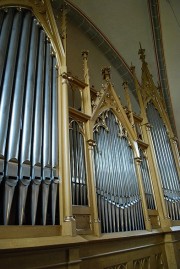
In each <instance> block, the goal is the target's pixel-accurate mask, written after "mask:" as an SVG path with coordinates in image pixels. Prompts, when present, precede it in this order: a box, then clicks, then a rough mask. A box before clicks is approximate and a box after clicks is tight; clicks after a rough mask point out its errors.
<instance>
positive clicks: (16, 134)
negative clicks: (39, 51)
mask: <svg viewBox="0 0 180 269" xmlns="http://www.w3.org/2000/svg"><path fill="white" fill-rule="evenodd" d="M30 27H31V14H30V13H27V14H26V16H25V18H24V21H23V26H22V34H21V41H20V48H19V57H18V62H17V72H16V80H15V85H14V98H13V100H12V113H11V124H10V131H9V138H8V151H7V160H8V161H9V160H11V159H16V160H17V159H18V151H19V139H20V129H21V128H20V127H21V114H22V107H23V96H24V88H25V80H26V68H27V56H28V44H29V38H30Z"/></svg>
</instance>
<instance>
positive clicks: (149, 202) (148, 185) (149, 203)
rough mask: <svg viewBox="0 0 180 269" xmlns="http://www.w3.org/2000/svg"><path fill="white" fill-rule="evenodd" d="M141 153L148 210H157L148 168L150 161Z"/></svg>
mask: <svg viewBox="0 0 180 269" xmlns="http://www.w3.org/2000/svg"><path fill="white" fill-rule="evenodd" d="M139 151H140V156H141V161H142V162H141V173H142V180H143V184H144V191H145V196H146V203H147V208H148V209H156V206H155V201H154V196H153V190H152V185H151V178H150V173H149V167H148V160H147V158H146V156H145V154H144V152H143V150H141V149H140V150H139Z"/></svg>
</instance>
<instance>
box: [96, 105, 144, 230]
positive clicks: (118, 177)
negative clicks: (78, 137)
mask: <svg viewBox="0 0 180 269" xmlns="http://www.w3.org/2000/svg"><path fill="white" fill-rule="evenodd" d="M94 140H95V141H96V144H97V145H96V149H95V155H94V162H95V179H96V191H97V201H98V212H99V218H100V220H101V228H102V232H104V233H111V232H120V231H131V230H142V229H145V225H144V218H143V213H142V203H141V198H140V194H139V190H138V183H137V176H136V171H135V164H134V155H133V150H132V147H131V144H130V141H129V139H128V135H127V131H126V129H125V128H124V127H123V126H122V124H121V123H120V122H119V120H118V119H117V118H116V117H115V116H114V114H113V112H112V111H111V110H107V111H105V112H103V113H102V114H101V115H100V116H99V118H98V119H97V121H96V124H95V126H94Z"/></svg>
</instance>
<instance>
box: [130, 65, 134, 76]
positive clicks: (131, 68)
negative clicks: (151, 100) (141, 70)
mask: <svg viewBox="0 0 180 269" xmlns="http://www.w3.org/2000/svg"><path fill="white" fill-rule="evenodd" d="M130 70H131V73H132V74H133V75H134V74H135V66H134V65H133V64H132V62H131V66H130Z"/></svg>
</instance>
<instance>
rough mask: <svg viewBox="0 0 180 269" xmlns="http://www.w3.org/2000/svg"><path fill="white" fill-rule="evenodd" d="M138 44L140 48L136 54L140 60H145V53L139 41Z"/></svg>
mask: <svg viewBox="0 0 180 269" xmlns="http://www.w3.org/2000/svg"><path fill="white" fill-rule="evenodd" d="M139 46H140V49H139V51H138V54H139V55H140V59H141V61H142V62H145V58H146V55H145V49H143V48H142V46H141V43H140V42H139Z"/></svg>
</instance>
